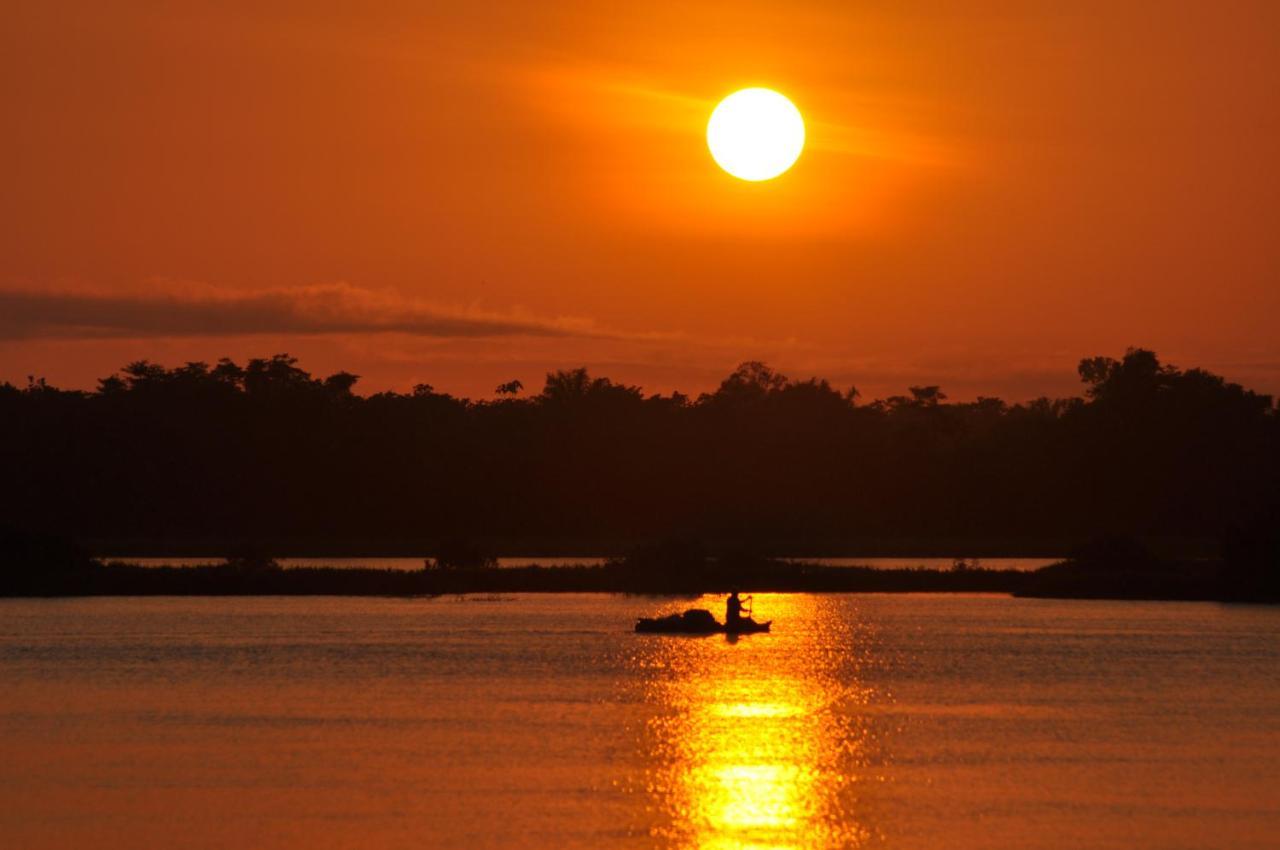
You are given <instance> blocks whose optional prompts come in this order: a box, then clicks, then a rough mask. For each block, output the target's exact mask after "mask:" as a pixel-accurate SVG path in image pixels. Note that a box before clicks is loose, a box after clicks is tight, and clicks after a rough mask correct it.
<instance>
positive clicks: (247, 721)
mask: <svg viewBox="0 0 1280 850" xmlns="http://www.w3.org/2000/svg"><path fill="white" fill-rule="evenodd" d="M717 602H718V600H710V599H708V600H706V601H705V602H704V604H706V605H708V606H711V605H714V604H716V603H717ZM687 604H690V603H688V602H686V601H678V600H677V601H672V600H655V599H648V598H638V597H622V596H617V597H611V596H588V595H566V596H556V595H522V596H516V597H501V598H487V597H486V598H473V597H467V598H464V599H461V600H460V599H457V598H439V599H433V600H426V599H412V600H396V599H345V598H322V599H298V598H252V599H200V598H196V599H185V598H184V599H176V598H161V599H128V598H125V599H86V600H5V601H0V683H3V689H2V690H0V846H4V847H6V848H8V847H13V848H52V847H96V848H134V847H192V848H215V847H216V848H224V847H253V848H295V847H296V848H307V850H316V848H357V847H359V848H390V847H415V848H421V847H442V848H472V847H501V848H510V847H514V848H602V849H603V850H609V848H651V847H659V848H667V847H672V848H695V847H696V848H765V847H770V848H836V847H894V848H939V847H947V848H1062V847H1081V848H1135V847H1138V848H1143V847H1150V848H1202V847H1208V846H1212V847H1257V848H1262V847H1274V846H1275V845H1276V841H1277V836H1280V610H1277V609H1272V608H1260V607H1246V606H1240V607H1228V606H1220V605H1214V604H1200V603H1189V604H1173V603H1122V602H1066V601H1039V600H1015V599H1010V598H1006V597H997V596H901V595H886V596H876V595H780V596H763V595H761V596H758V597H757V599H756V603H755V607H756V612H757V615H760V616H762V617H766V618H772V619H774V620H775V628H776V629H777V631H776V632H774V633H773V634H771V635H756V636H751V637H744V638H742V639H741V640H738V641H737V642H732V641H729V640H726V639H725V638H724V637H723V636H716V637H707V638H689V637H664V636H640V635H635V634H632V633H630V632H629V631H628V629H629V628H630V624H631V618H632V617H634V616H635V615H637V614H646V615H648V614H655V613H666V612H667V611H669V610H677V609H680V608H682V607H684V606H686V605H687Z"/></svg>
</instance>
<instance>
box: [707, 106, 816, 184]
mask: <svg viewBox="0 0 1280 850" xmlns="http://www.w3.org/2000/svg"><path fill="white" fill-rule="evenodd" d="M707 147H709V148H710V149H711V156H712V158H713V159H714V160H715V161H716V164H717V165H719V166H720V167H721V168H723V169H724V170H725V171H727V172H729V173H730V174H732V175H733V176H734V177H738V178H740V179H742V180H752V181H760V180H771V179H773V178H774V177H777V176H778V175H779V174H782V173H783V172H785V171H786V170H787V169H788V168H790V167H791V166H792V165H794V164H795V161H796V159H798V158H799V156H800V151H801V150H803V149H804V119H803V118H801V117H800V110H798V109H796V107H795V104H793V103H792V102H791V101H789V100H787V99H786V98H785V97H784V96H782V95H780V94H778V93H777V92H776V91H773V90H772V89H762V88H750V89H742V90H741V91H736V92H734V93H733V94H731V95H729V96H728V97H726V98H725V99H724V100H722V101H720V104H719V105H718V106H716V108H715V110H714V111H713V112H712V113H711V120H710V121H708V122H707Z"/></svg>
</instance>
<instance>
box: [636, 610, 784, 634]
mask: <svg viewBox="0 0 1280 850" xmlns="http://www.w3.org/2000/svg"><path fill="white" fill-rule="evenodd" d="M771 625H773V620H766V621H765V622H763V623H757V622H756V621H755V620H753V619H751V618H750V617H747V618H746V619H743V620H740V621H738V624H737V625H736V626H735V627H733V628H732V629H730V628H729V627H728V626H726V625H725V624H724V623H721V622H720V621H719V620H717V619H716V618H715V615H714V614H712V613H711V612H710V611H708V610H707V609H705V608H690V609H689V610H688V611H685V612H684V613H683V614H672V615H670V616H667V617H641V618H640V619H639V620H637V621H636V631H637V632H642V633H645V634H678V635H715V634H722V635H725V634H727V635H747V634H754V633H756V632H767V631H769V627H770V626H771Z"/></svg>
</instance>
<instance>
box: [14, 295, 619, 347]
mask: <svg viewBox="0 0 1280 850" xmlns="http://www.w3.org/2000/svg"><path fill="white" fill-rule="evenodd" d="M378 333H399V334H408V335H410V336H418V337H433V338H441V339H478V338H485V337H579V338H584V337H585V338H613V337H615V336H618V335H616V334H612V333H609V332H607V331H602V330H600V329H598V328H596V327H594V325H593V324H592V323H591V322H590V321H587V320H583V319H575V318H554V319H544V318H536V317H531V316H526V315H521V314H506V315H504V314H499V313H490V312H484V311H480V310H472V309H450V308H442V307H439V306H437V305H433V304H430V303H427V302H424V301H420V300H416V299H412V298H407V297H404V296H401V295H398V294H394V293H388V292H381V291H375V290H371V289H366V288H361V287H357V286H352V285H350V284H346V283H334V284H323V285H316V286H302V287H291V288H281V289H270V290H259V291H256V292H238V291H232V290H220V289H213V288H209V287H184V288H180V289H176V288H165V289H163V290H161V291H156V292H151V293H129V294H104V293H94V292H77V291H62V292H41V291H35V290H8V291H0V340H20V339H103V338H117V339H119V338H160V337H229V336H250V335H257V334H263V335H265V334H291V335H303V336H315V335H324V334H378Z"/></svg>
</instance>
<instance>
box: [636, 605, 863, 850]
mask: <svg viewBox="0 0 1280 850" xmlns="http://www.w3.org/2000/svg"><path fill="white" fill-rule="evenodd" d="M716 604H717V600H715V599H714V598H712V597H706V598H704V599H703V600H701V601H699V602H697V603H680V604H676V605H673V606H672V608H673V610H679V609H680V608H682V607H687V606H699V607H713V606H715V605H716ZM825 604H826V603H824V601H823V600H822V598H821V597H814V596H800V595H785V596H763V595H761V596H758V597H757V598H756V602H755V607H756V611H757V612H759V613H760V614H761V615H762V616H763V617H765V618H775V619H777V620H779V621H781V622H785V623H787V624H788V629H787V630H786V631H782V630H780V631H779V632H778V633H777V634H772V635H756V636H750V637H743V638H741V639H738V640H736V641H735V640H733V639H726V638H725V637H724V636H714V637H705V638H691V637H684V636H662V637H655V638H653V639H652V640H651V641H649V642H648V643H647V645H645V646H644V647H643V648H642V649H641V650H640V651H639V652H637V654H636V656H635V657H634V659H633V661H634V663H635V664H636V666H637V667H638V668H639V669H638V670H637V673H638V674H639V675H640V676H641V677H643V680H644V681H645V683H646V684H645V695H644V698H645V699H646V700H647V701H649V702H650V703H651V704H653V706H654V714H653V717H652V719H651V720H650V721H649V722H648V724H647V728H646V729H645V730H643V736H642V737H643V741H642V744H641V746H642V747H643V748H644V749H645V750H646V753H645V755H646V757H647V758H648V760H649V763H650V765H651V766H650V769H649V771H648V775H647V776H646V780H645V787H644V789H643V793H645V794H646V795H648V798H649V809H650V811H649V816H650V817H651V818H652V821H651V826H650V832H651V834H652V835H653V837H654V838H655V839H658V840H659V841H660V842H661V843H662V844H663V845H665V846H672V847H688V848H694V847H697V848H709V850H721V848H723V850H729V848H743V850H748V849H750V850H764V848H772V849H773V850H784V848H785V850H802V849H803V850H809V849H810V848H812V850H817V848H835V847H858V846H863V845H865V844H867V843H876V839H878V838H879V837H880V836H879V835H878V834H877V830H876V828H875V824H874V823H871V822H869V821H868V820H867V819H866V817H865V815H866V813H865V812H861V811H860V807H859V785H860V783H865V782H872V781H881V780H882V779H883V776H882V775H881V774H880V773H878V768H880V767H883V766H884V763H885V758H884V755H883V752H882V746H881V743H882V742H880V741H879V740H878V738H877V737H876V735H875V734H874V732H873V731H872V726H871V725H870V724H869V723H868V722H867V721H866V718H865V716H864V715H863V713H862V712H861V711H860V710H859V708H860V707H861V706H865V705H866V704H867V703H868V701H869V700H870V699H871V696H872V694H871V693H870V692H869V691H867V690H866V689H865V688H864V687H862V686H861V685H860V684H859V682H860V680H859V677H858V676H857V668H858V666H859V665H860V664H863V663H865V662H866V661H867V658H868V655H867V653H868V649H867V642H866V640H865V638H866V635H865V634H860V633H859V629H858V627H857V625H856V624H850V623H849V622H848V621H847V619H838V618H835V617H829V616H825V612H824V607H825ZM716 613H717V615H718V616H719V615H722V613H723V612H722V611H718V610H717V611H716Z"/></svg>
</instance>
